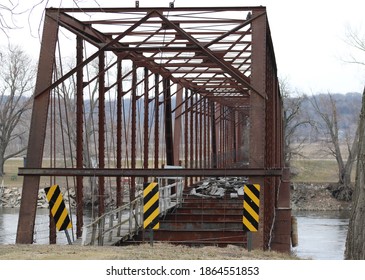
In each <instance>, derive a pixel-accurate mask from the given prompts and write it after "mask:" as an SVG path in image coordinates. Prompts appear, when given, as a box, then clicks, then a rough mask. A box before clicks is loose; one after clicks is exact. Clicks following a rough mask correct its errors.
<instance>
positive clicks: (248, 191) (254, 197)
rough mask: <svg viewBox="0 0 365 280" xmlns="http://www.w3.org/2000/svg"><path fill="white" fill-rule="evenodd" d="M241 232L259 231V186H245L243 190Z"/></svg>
mask: <svg viewBox="0 0 365 280" xmlns="http://www.w3.org/2000/svg"><path fill="white" fill-rule="evenodd" d="M243 192H244V195H243V230H247V231H249V232H255V231H258V229H259V210H260V185H258V184H246V185H245V186H244V188H243Z"/></svg>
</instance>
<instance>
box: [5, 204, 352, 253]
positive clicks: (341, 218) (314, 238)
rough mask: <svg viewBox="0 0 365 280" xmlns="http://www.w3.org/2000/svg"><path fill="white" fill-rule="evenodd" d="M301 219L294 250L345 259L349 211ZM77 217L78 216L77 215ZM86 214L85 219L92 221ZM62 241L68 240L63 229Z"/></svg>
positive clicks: (13, 211) (9, 225) (42, 234)
mask: <svg viewBox="0 0 365 280" xmlns="http://www.w3.org/2000/svg"><path fill="white" fill-rule="evenodd" d="M18 214H19V211H18V209H17V208H0V244H14V243H15V236H16V230H17V225H18ZM293 215H294V216H296V217H297V222H298V238H299V245H298V246H297V247H295V248H293V252H294V253H295V254H296V255H297V256H298V257H300V258H306V259H313V260H342V259H343V258H344V250H345V241H346V235H347V227H348V221H349V213H348V212H337V211H319V212H317V211H300V212H293ZM73 220H74V221H75V217H73ZM88 220H89V219H88V218H85V223H88ZM48 224H49V216H48V209H39V210H38V211H37V216H36V225H35V234H34V243H36V244H48ZM57 243H58V244H67V239H66V237H65V235H64V233H63V232H61V233H58V237H57Z"/></svg>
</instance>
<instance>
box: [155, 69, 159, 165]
mask: <svg viewBox="0 0 365 280" xmlns="http://www.w3.org/2000/svg"><path fill="white" fill-rule="evenodd" d="M159 82H160V81H159V75H158V74H155V106H156V109H155V168H158V167H159V145H160V143H159V142H160V137H159V134H160V127H159V122H160V117H159V116H160V101H159V94H160V91H159Z"/></svg>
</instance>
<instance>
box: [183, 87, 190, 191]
mask: <svg viewBox="0 0 365 280" xmlns="http://www.w3.org/2000/svg"><path fill="white" fill-rule="evenodd" d="M188 99H189V90H188V89H187V88H185V102H184V120H185V122H184V153H185V155H184V161H185V168H188V167H189V153H188V151H189V137H188V135H189V130H188V127H189V114H188V112H189V111H188V109H189V104H188V103H189V102H188ZM184 182H185V188H187V187H188V180H187V179H185V180H184Z"/></svg>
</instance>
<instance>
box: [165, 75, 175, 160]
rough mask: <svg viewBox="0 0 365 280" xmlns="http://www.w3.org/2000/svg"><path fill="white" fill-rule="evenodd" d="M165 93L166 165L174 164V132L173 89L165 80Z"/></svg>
mask: <svg viewBox="0 0 365 280" xmlns="http://www.w3.org/2000/svg"><path fill="white" fill-rule="evenodd" d="M163 87H164V88H163V91H164V100H165V106H164V109H165V144H166V163H167V165H173V164H174V141H173V132H172V113H171V111H172V110H171V89H170V80H169V79H167V78H163Z"/></svg>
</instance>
